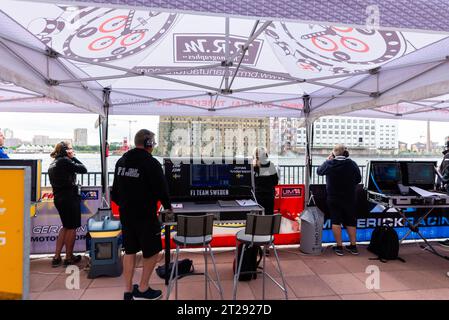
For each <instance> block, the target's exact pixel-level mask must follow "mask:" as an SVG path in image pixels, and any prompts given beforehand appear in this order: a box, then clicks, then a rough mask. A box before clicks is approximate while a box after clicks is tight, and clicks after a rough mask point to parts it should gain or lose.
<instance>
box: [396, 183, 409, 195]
mask: <svg viewBox="0 0 449 320" xmlns="http://www.w3.org/2000/svg"><path fill="white" fill-rule="evenodd" d="M398 188H399V192H400V194H401V195H403V196H406V195H408V194H409V193H410V187H406V186H404V185H403V184H402V183H398Z"/></svg>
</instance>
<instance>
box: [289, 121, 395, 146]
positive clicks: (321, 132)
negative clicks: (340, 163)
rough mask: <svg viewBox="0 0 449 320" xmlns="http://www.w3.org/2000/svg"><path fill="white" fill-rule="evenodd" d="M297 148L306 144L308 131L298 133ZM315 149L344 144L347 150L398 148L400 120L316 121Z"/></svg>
mask: <svg viewBox="0 0 449 320" xmlns="http://www.w3.org/2000/svg"><path fill="white" fill-rule="evenodd" d="M297 135H298V138H297V146H299V147H303V146H304V144H305V128H300V129H299V130H298V132H297ZM313 137H314V139H313V145H314V147H323V148H327V147H333V146H334V145H335V144H337V143H343V144H344V145H346V146H347V147H360V148H367V149H391V150H393V149H397V148H398V125H397V120H384V119H369V118H355V117H323V118H320V119H318V120H316V121H315V122H314V132H313Z"/></svg>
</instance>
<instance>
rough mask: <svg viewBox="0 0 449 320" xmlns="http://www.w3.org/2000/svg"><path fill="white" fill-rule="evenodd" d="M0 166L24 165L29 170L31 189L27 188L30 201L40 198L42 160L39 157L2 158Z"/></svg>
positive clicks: (36, 200)
mask: <svg viewBox="0 0 449 320" xmlns="http://www.w3.org/2000/svg"><path fill="white" fill-rule="evenodd" d="M0 166H7V167H8V166H24V167H30V170H31V189H30V190H29V192H30V194H31V196H30V199H31V201H32V202H38V201H39V200H40V199H41V175H42V160H40V159H2V160H1V161H0Z"/></svg>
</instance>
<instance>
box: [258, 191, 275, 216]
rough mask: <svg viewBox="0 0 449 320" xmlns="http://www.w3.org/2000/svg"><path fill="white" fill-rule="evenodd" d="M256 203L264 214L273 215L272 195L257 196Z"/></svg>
mask: <svg viewBox="0 0 449 320" xmlns="http://www.w3.org/2000/svg"><path fill="white" fill-rule="evenodd" d="M256 200H257V202H258V203H259V204H260V205H261V206H262V207H263V208H264V209H265V214H273V213H274V194H265V193H263V194H257V193H256Z"/></svg>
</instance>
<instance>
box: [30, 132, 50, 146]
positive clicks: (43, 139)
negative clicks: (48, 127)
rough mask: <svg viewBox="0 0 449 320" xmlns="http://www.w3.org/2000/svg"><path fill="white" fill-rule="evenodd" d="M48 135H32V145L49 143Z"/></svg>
mask: <svg viewBox="0 0 449 320" xmlns="http://www.w3.org/2000/svg"><path fill="white" fill-rule="evenodd" d="M49 140H50V138H49V136H44V135H35V136H34V137H33V144H34V145H39V146H46V145H48V144H50V143H49Z"/></svg>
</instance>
